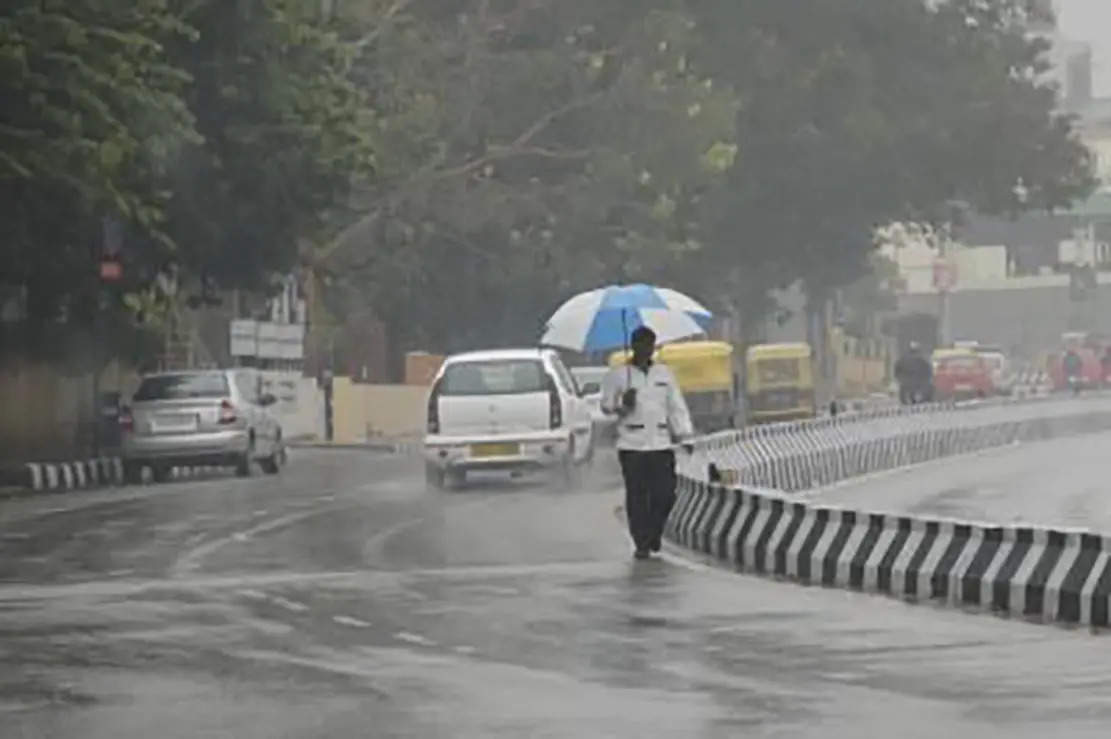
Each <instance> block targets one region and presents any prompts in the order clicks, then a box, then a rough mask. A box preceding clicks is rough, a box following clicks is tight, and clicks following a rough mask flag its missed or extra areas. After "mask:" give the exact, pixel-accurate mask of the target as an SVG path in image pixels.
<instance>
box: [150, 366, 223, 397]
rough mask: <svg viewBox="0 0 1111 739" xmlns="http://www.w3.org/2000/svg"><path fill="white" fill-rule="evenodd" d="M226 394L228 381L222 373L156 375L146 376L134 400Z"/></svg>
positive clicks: (219, 395)
mask: <svg viewBox="0 0 1111 739" xmlns="http://www.w3.org/2000/svg"><path fill="white" fill-rule="evenodd" d="M227 394H228V381H227V378H225V377H224V376H223V375H222V374H219V373H215V372H212V373H206V374H195V373H192V374H182V375H157V376H155V377H147V378H145V379H144V380H143V382H142V384H140V385H139V390H138V392H136V393H135V400H136V402H142V401H148V400H177V399H183V398H222V397H224V396H226V395H227Z"/></svg>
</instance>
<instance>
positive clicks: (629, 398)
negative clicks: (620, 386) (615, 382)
mask: <svg viewBox="0 0 1111 739" xmlns="http://www.w3.org/2000/svg"><path fill="white" fill-rule="evenodd" d="M621 407H622V408H624V409H625V412H626V413H628V412H630V411H632V410H633V409H634V408H636V407H637V389H636V388H635V387H631V388H629V389H628V390H626V391H625V392H624V393H622V394H621Z"/></svg>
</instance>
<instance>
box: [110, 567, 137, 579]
mask: <svg viewBox="0 0 1111 739" xmlns="http://www.w3.org/2000/svg"><path fill="white" fill-rule="evenodd" d="M134 572H135V570H133V569H130V568H126V567H125V568H124V569H122V570H108V577H123V576H124V575H130V574H132V573H134Z"/></svg>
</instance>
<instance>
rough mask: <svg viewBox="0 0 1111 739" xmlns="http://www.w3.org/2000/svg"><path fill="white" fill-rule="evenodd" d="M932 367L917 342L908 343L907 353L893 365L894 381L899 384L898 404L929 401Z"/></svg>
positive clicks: (931, 386)
mask: <svg viewBox="0 0 1111 739" xmlns="http://www.w3.org/2000/svg"><path fill="white" fill-rule="evenodd" d="M933 374H934V373H933V367H931V366H930V361H929V360H928V359H926V358H925V357H924V356H922V350H921V347H919V345H918V342H916V341H912V342H910V346H909V347H908V351H907V353H906V354H904V355H903V356H902V357H900V358H899V361H898V362H896V363H895V380H896V381H897V382H898V383H899V402H900V403H902V404H903V405H913V404H915V403H920V402H923V401H925V400H927V399H929V398H930V397H931V396H932V395H933V393H932V390H933V379H934V378H933Z"/></svg>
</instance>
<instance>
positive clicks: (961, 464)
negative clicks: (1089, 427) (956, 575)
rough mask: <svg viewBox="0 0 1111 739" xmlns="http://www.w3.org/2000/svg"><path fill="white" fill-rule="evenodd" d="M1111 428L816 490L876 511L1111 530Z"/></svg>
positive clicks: (827, 498) (821, 495)
mask: <svg viewBox="0 0 1111 739" xmlns="http://www.w3.org/2000/svg"><path fill="white" fill-rule="evenodd" d="M1109 457H1111V434H1092V435H1088V436H1075V437H1070V438H1063V439H1055V440H1053V441H1048V442H1041V443H1037V444H1025V445H1021V444H1019V445H1013V446H1009V447H1004V448H1002V449H994V450H990V451H987V452H983V453H979V454H975V455H970V456H967V457H961V458H955V459H948V460H941V461H939V462H934V463H930V464H928V465H924V466H922V467H918V468H916V469H910V470H901V471H896V472H892V473H889V474H882V475H877V476H876V477H874V478H871V479H869V480H866V481H863V482H859V481H858V482H850V483H847V484H845V485H842V486H839V487H836V488H833V489H830V490H826V491H819V492H817V493H814V494H813V496H812V497H814V498H815V499H819V500H823V501H828V502H831V503H835V504H837V505H845V506H849V507H854V508H864V509H868V510H874V511H895V512H908V513H913V514H916V515H924V516H944V517H947V518H959V519H963V520H972V521H991V522H996V523H1027V524H1037V525H1044V526H1064V527H1070V528H1082V529H1090V530H1092V531H1097V532H1101V533H1108V534H1111V463H1109Z"/></svg>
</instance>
